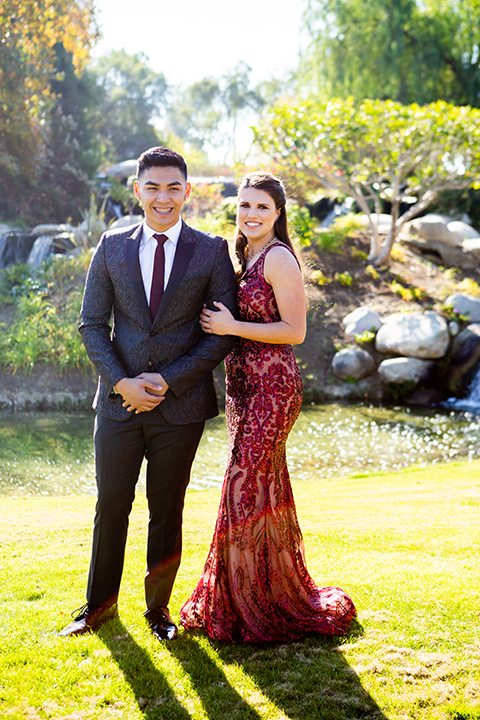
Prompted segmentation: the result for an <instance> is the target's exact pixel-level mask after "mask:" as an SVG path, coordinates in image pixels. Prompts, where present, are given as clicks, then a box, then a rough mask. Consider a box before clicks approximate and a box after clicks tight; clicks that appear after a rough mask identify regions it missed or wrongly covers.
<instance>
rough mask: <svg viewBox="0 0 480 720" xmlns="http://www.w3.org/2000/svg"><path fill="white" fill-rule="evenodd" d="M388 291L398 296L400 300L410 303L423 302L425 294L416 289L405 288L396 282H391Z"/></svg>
mask: <svg viewBox="0 0 480 720" xmlns="http://www.w3.org/2000/svg"><path fill="white" fill-rule="evenodd" d="M390 289H391V291H392V292H393V293H395V295H399V296H400V297H401V298H402V300H405V301H406V302H412V301H413V300H424V299H425V297H426V295H427V294H426V292H425V291H424V290H422V289H421V288H418V287H405V286H404V285H402V284H401V283H400V282H398V280H392V282H391V283H390Z"/></svg>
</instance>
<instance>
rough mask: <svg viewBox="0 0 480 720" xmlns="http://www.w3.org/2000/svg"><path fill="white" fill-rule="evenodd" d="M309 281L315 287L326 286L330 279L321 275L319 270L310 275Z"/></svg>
mask: <svg viewBox="0 0 480 720" xmlns="http://www.w3.org/2000/svg"><path fill="white" fill-rule="evenodd" d="M310 280H311V282H313V283H316V284H317V285H320V286H321V285H328V283H329V282H331V280H330V278H329V277H327V276H326V275H324V274H323V272H322V271H321V270H314V271H313V272H312V273H311V275H310Z"/></svg>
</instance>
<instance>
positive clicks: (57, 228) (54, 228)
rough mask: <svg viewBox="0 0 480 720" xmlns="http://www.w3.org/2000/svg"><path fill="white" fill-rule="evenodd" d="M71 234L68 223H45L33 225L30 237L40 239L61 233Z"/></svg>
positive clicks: (70, 227) (70, 226)
mask: <svg viewBox="0 0 480 720" xmlns="http://www.w3.org/2000/svg"><path fill="white" fill-rule="evenodd" d="M72 232H73V226H72V225H69V224H68V223H63V224H61V225H55V224H48V223H46V224H44V225H35V227H34V228H33V230H31V231H30V235H33V236H34V237H40V235H60V234H62V233H72Z"/></svg>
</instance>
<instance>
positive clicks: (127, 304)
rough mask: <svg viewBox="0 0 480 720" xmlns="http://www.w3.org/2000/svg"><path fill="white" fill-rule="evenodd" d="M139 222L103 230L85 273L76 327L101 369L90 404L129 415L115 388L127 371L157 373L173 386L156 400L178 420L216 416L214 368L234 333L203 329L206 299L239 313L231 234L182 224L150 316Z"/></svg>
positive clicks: (108, 413) (115, 416) (119, 416)
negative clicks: (140, 256) (221, 234)
mask: <svg viewBox="0 0 480 720" xmlns="http://www.w3.org/2000/svg"><path fill="white" fill-rule="evenodd" d="M141 235H142V225H141V224H140V225H135V226H133V227H129V228H125V229H122V230H121V231H110V232H106V233H104V234H103V235H102V237H101V239H100V242H99V244H98V246H97V248H96V251H95V254H94V256H93V258H92V261H91V264H90V268H89V271H88V274H87V280H86V284H85V292H84V297H83V304H82V310H81V324H80V327H79V330H80V332H81V334H82V338H83V342H84V344H85V347H86V349H87V353H88V356H89V358H90V360H92V362H93V364H94V365H95V367H96V369H97V372H98V373H99V376H100V377H99V381H98V387H97V392H96V395H95V399H94V402H93V407H94V408H95V410H96V412H97V413H98V414H99V415H102V416H105V417H108V418H110V419H112V420H118V421H123V420H126V419H127V418H128V417H130V416H131V413H129V412H128V411H127V409H126V408H124V407H122V403H123V398H122V397H121V396H120V395H116V394H114V392H113V386H114V385H115V384H116V383H117V382H118V381H119V380H121V379H122V378H124V377H135V376H137V375H139V374H140V373H142V372H159V373H161V374H162V376H163V377H164V378H165V380H166V382H167V383H168V384H169V389H168V390H167V393H166V396H165V400H163V402H162V403H160V405H159V410H160V412H161V413H162V414H163V416H164V418H165V419H166V420H167V421H168V422H170V423H172V424H175V425H184V424H186V423H190V422H201V421H203V420H206V419H208V418H210V417H214V416H215V415H217V414H218V406H217V399H216V394H215V388H214V384H213V376H212V370H213V368H214V367H215V366H216V365H218V364H219V363H220V362H221V361H222V359H223V358H224V357H225V356H226V355H227V354H228V353H229V352H230V350H231V348H232V347H233V345H234V342H235V341H234V339H233V338H230V337H227V336H220V335H208V334H206V333H204V332H203V331H202V329H201V327H200V323H199V317H200V313H201V311H202V307H203V305H204V303H206V304H207V306H208V307H209V308H210V309H214V306H213V304H212V303H213V301H214V300H218V301H221V302H223V303H224V304H225V305H226V306H227V307H228V308H229V309H230V310H231V311H233V312H234V314H236V302H235V298H236V287H237V283H236V280H235V275H234V271H233V267H232V263H231V261H230V257H229V254H228V245H227V242H226V240H223V239H222V238H220V237H216V236H214V235H210V234H207V233H204V232H200V231H198V230H194V229H193V228H191V227H189V226H188V225H186V224H185V223H184V222H182V230H181V233H180V236H179V239H178V244H177V248H176V252H175V259H174V263H173V267H172V272H171V275H170V278H169V281H168V284H167V287H166V288H165V292H164V295H163V298H162V302H161V304H160V307H159V309H158V312H157V315H156V317H155V319H154V320H153V321H152V318H151V315H150V310H149V307H148V304H147V298H146V295H145V290H144V286H143V281H142V275H141V271H140V262H139V259H138V250H139V244H140V239H141Z"/></svg>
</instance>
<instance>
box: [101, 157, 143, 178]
mask: <svg viewBox="0 0 480 720" xmlns="http://www.w3.org/2000/svg"><path fill="white" fill-rule="evenodd" d="M136 174H137V161H136V160H134V159H131V160H123V162H119V163H116V165H110V167H109V168H108V169H107V171H106V173H105V175H106V176H107V177H109V178H115V179H116V180H128V178H129V177H131V176H132V175H136Z"/></svg>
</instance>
